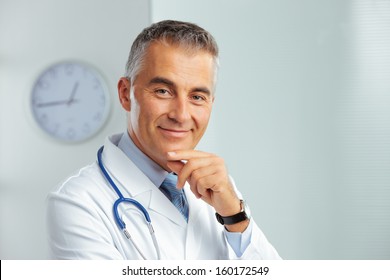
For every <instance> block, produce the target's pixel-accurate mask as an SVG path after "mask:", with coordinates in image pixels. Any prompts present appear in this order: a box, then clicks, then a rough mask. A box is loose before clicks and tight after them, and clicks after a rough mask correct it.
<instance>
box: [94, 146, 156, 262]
mask: <svg viewBox="0 0 390 280" xmlns="http://www.w3.org/2000/svg"><path fill="white" fill-rule="evenodd" d="M103 148H104V146H102V147H101V148H100V149H99V150H98V152H97V159H98V164H99V167H100V170H101V171H102V172H103V174H104V177H105V178H106V180H107V181H108V182H109V183H110V185H111V187H112V188H113V189H114V191H115V192H116V193H117V195H118V196H119V198H118V199H117V200H116V201H115V203H114V206H113V210H114V218H115V221H116V223H117V225H118V227H119V228H120V229H121V230H122V231H123V233H124V235H125V236H126V238H127V239H129V240H130V241H131V243H132V244H133V246H134V247H135V249H136V250H137V251H138V253H139V254H140V255H141V257H142V258H143V259H144V260H146V257H145V255H144V254H143V253H142V252H141V250H140V248H139V247H138V246H137V244H136V243H135V242H134V240H133V238H132V237H131V235H130V233H129V232H128V231H127V229H126V224H125V222H124V221H123V220H122V219H121V218H120V217H119V213H118V206H119V204H121V203H122V202H127V203H130V204H132V205H134V206H135V207H137V209H138V210H140V211H141V212H142V213H143V215H144V217H145V221H146V224H147V226H148V228H149V232H150V236H151V237H152V240H153V244H154V248H155V249H156V253H157V259H161V255H160V248H159V246H158V243H157V239H156V236H155V234H154V229H153V226H152V221H151V220H150V216H149V213H148V211H147V210H146V209H145V207H143V206H142V204H141V203H139V202H138V201H136V200H135V199H132V198H125V197H124V196H123V195H122V193H121V192H120V190H119V189H118V187H117V186H116V185H115V183H114V181H113V180H112V179H111V177H110V175H109V174H108V172H107V170H106V169H105V168H104V165H103V162H102V152H103Z"/></svg>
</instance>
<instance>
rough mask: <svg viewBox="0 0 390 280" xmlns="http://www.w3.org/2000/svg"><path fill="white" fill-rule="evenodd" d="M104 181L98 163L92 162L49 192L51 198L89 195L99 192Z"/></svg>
mask: <svg viewBox="0 0 390 280" xmlns="http://www.w3.org/2000/svg"><path fill="white" fill-rule="evenodd" d="M102 183H104V177H103V176H102V174H101V172H100V169H99V166H98V165H97V163H92V164H90V165H87V166H85V167H83V168H81V169H80V170H79V171H77V172H75V173H74V174H72V175H71V176H69V177H68V178H67V179H65V180H64V181H63V182H61V183H59V184H58V185H57V186H55V187H54V188H53V189H52V190H51V191H50V192H49V198H50V197H52V196H54V197H56V196H61V197H69V198H76V197H83V196H84V197H87V196H90V195H91V194H95V195H96V194H97V193H98V192H99V189H101V186H102Z"/></svg>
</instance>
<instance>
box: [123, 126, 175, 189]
mask: <svg viewBox="0 0 390 280" xmlns="http://www.w3.org/2000/svg"><path fill="white" fill-rule="evenodd" d="M118 148H119V149H121V150H122V151H123V153H124V154H125V155H126V156H127V157H128V158H129V159H130V160H131V161H132V162H133V163H134V164H135V165H136V166H137V167H138V168H139V169H140V170H141V171H142V172H143V173H144V174H145V175H146V177H148V178H149V180H150V181H152V183H153V184H154V185H155V186H156V187H158V188H159V187H160V186H161V184H162V182H163V181H164V179H165V177H166V176H167V175H168V172H167V171H166V170H164V169H163V168H161V166H159V165H158V164H157V163H156V162H154V161H153V160H152V159H151V158H149V157H148V156H147V155H145V154H144V153H143V152H142V151H141V150H140V149H139V148H138V147H137V146H136V145H135V144H134V142H133V140H132V139H131V138H130V136H129V134H128V133H127V132H125V133H123V135H122V137H121V139H120V140H119V143H118Z"/></svg>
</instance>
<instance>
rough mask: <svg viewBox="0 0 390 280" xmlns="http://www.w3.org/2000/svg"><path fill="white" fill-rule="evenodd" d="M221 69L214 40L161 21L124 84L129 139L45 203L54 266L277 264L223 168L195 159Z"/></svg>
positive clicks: (142, 41)
mask: <svg viewBox="0 0 390 280" xmlns="http://www.w3.org/2000/svg"><path fill="white" fill-rule="evenodd" d="M217 66H218V47H217V45H216V43H215V40H214V38H213V37H212V36H211V35H210V34H209V33H208V32H207V31H205V30H204V29H202V28H200V27H198V26H197V25H194V24H191V23H186V22H178V21H162V22H159V23H156V24H153V25H151V26H150V27H148V28H146V29H145V30H143V31H142V32H141V34H140V35H138V37H137V38H136V40H135V41H134V43H133V46H132V48H131V51H130V55H129V60H128V63H127V66H126V75H125V77H122V78H121V79H120V80H119V82H118V94H119V100H120V103H121V105H122V107H123V109H124V110H125V111H126V112H127V131H126V132H125V133H123V134H119V135H113V136H111V137H109V138H108V139H107V141H106V143H105V145H104V150H103V151H102V153H101V159H100V160H99V163H94V164H92V165H90V166H87V167H85V168H83V169H82V170H81V171H80V172H79V173H78V174H77V175H75V176H72V177H71V178H69V179H68V180H67V181H65V182H64V183H63V184H62V185H60V186H58V187H57V188H56V189H55V190H54V191H52V192H51V193H50V195H49V197H48V228H49V240H50V249H51V253H52V257H53V258H58V259H142V258H146V259H157V258H161V259H240V258H241V259H278V258H279V256H278V254H277V252H276V251H275V249H274V248H273V247H272V245H270V244H269V243H268V241H267V239H266V238H265V236H264V235H263V233H262V232H261V230H260V229H259V228H258V227H257V225H256V223H255V222H254V221H253V219H251V218H250V216H249V213H248V209H246V207H245V203H244V202H243V201H242V200H241V199H240V197H239V195H238V192H237V191H236V189H235V186H234V183H233V181H232V179H231V178H230V177H229V175H228V173H227V170H226V167H225V164H224V162H223V160H222V159H221V158H219V157H218V156H216V155H213V154H209V153H206V152H202V151H196V150H194V148H195V147H196V145H197V144H198V142H199V140H200V139H201V137H202V136H203V134H204V132H205V130H206V127H207V124H208V121H209V117H210V114H211V109H212V105H213V102H214V97H215V95H214V90H215V83H216V74H217V73H216V72H217ZM99 164H100V165H101V166H100V167H99ZM104 169H106V170H107V171H106V172H107V175H106V174H105V172H104V171H103V170H104ZM105 176H106V177H108V178H111V179H107V178H106V177H105ZM109 180H112V181H113V184H115V186H117V188H118V191H116V190H115V188H116V187H113V186H112V185H110V184H111V183H110V184H109V182H108V181H109ZM169 186H170V187H169ZM119 189H120V190H119ZM122 194H123V195H122ZM118 196H119V197H122V196H123V198H120V199H119V200H118V205H117V208H116V207H115V208H114V210H113V206H112V205H113V204H114V202H115V201H116V200H117V199H118ZM124 197H126V198H129V199H128V200H125V198H124ZM131 199H134V200H135V201H136V202H135V203H134V202H132V201H133V200H131ZM137 203H140V204H141V205H142V206H143V207H145V208H146V209H145V212H147V214H145V215H146V216H147V215H149V216H150V220H151V222H152V224H153V228H154V236H155V239H154V238H152V237H151V236H150V232H149V229H148V226H147V224H146V223H145V219H146V218H145V217H146V216H144V214H143V212H142V211H141V210H139V207H140V206H137V205H135V204H137ZM116 209H117V210H116ZM116 211H117V212H118V213H117V216H115V212H116ZM216 213H217V214H216ZM217 217H218V220H219V222H218V220H217ZM121 224H122V227H124V226H126V228H125V229H122V228H121ZM118 225H119V227H118ZM122 230H123V231H124V232H125V234H123V232H122ZM130 235H131V237H130ZM152 236H153V235H152ZM129 238H130V239H129Z"/></svg>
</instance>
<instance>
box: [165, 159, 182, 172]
mask: <svg viewBox="0 0 390 280" xmlns="http://www.w3.org/2000/svg"><path fill="white" fill-rule="evenodd" d="M184 164H185V163H184V162H181V161H168V162H167V166H168V167H169V169H171V171H172V172H175V173H176V174H179V173H180V171H181V170H182V168H183V166H184Z"/></svg>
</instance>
